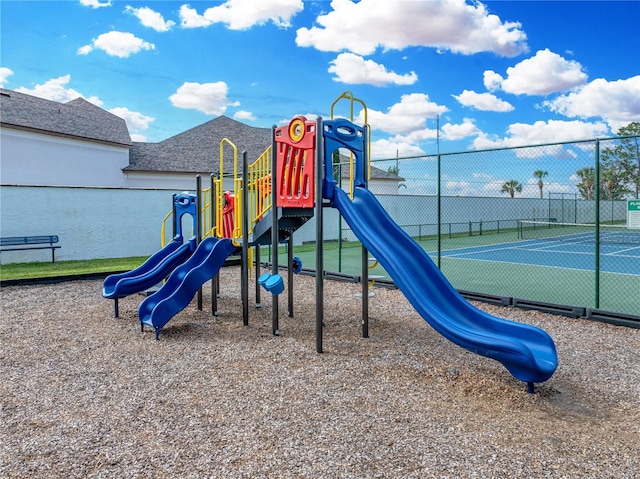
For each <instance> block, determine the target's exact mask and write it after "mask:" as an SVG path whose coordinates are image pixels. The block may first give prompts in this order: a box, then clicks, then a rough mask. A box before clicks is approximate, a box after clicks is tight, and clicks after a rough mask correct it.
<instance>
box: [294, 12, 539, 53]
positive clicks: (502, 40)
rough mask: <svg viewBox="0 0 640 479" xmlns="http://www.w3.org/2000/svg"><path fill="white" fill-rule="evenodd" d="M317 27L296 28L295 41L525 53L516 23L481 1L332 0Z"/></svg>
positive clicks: (361, 48) (331, 46)
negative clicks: (506, 19)
mask: <svg viewBox="0 0 640 479" xmlns="http://www.w3.org/2000/svg"><path fill="white" fill-rule="evenodd" d="M331 9H332V10H331V11H330V12H329V13H325V14H323V15H320V16H318V18H316V21H315V23H316V25H317V26H313V27H311V28H306V27H303V28H300V29H298V30H297V35H296V44H297V45H298V46H301V47H314V48H316V49H317V50H321V51H333V52H337V51H342V50H348V51H351V52H353V53H357V54H359V55H370V54H372V53H373V52H374V51H375V50H376V49H377V48H378V47H380V48H382V49H386V50H391V49H393V50H402V49H404V48H406V47H409V46H426V47H433V48H437V49H439V50H449V51H452V52H454V53H461V54H465V55H470V54H473V53H478V52H493V53H496V54H498V55H502V56H515V55H518V54H521V53H523V52H526V51H527V45H526V34H525V33H524V32H523V31H522V30H521V25H520V23H517V22H503V21H502V20H501V19H500V18H499V17H498V16H497V15H492V14H490V13H489V12H488V11H487V9H486V7H485V6H484V5H483V4H482V3H480V2H473V3H471V4H469V3H467V2H466V1H465V0H438V1H428V2H424V1H423V2H416V1H389V0H361V1H360V2H357V3H354V2H353V1H351V0H333V1H332V2H331Z"/></svg>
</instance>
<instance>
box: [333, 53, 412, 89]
mask: <svg viewBox="0 0 640 479" xmlns="http://www.w3.org/2000/svg"><path fill="white" fill-rule="evenodd" d="M329 73H335V74H336V77H335V78H334V79H333V80H334V81H338V82H342V83H347V84H352V85H360V84H365V85H375V86H384V85H388V84H395V85H413V84H414V83H415V82H416V81H418V75H416V73H415V72H411V73H407V74H404V75H400V74H398V73H395V72H390V71H388V70H387V69H386V68H385V66H384V65H380V64H379V63H376V62H374V61H373V60H365V59H364V58H362V57H361V56H359V55H355V54H353V53H341V54H340V55H338V56H337V57H336V59H335V60H333V61H331V66H330V67H329Z"/></svg>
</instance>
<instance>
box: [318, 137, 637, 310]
mask: <svg viewBox="0 0 640 479" xmlns="http://www.w3.org/2000/svg"><path fill="white" fill-rule="evenodd" d="M639 145H640V137H616V138H610V139H605V140H601V139H600V140H590V141H582V142H574V143H557V144H546V145H537V146H523V147H514V148H504V149H492V150H485V151H466V152H459V153H448V154H440V155H430V156H421V157H411V158H392V159H385V160H375V161H372V166H374V167H375V168H378V169H379V170H382V171H385V172H393V173H395V174H397V176H398V178H397V192H396V193H395V194H377V193H376V197H377V198H378V199H379V201H380V202H381V203H382V205H383V206H384V207H385V209H386V211H387V212H389V214H390V215H391V216H392V218H393V219H394V221H395V222H396V223H397V224H398V225H400V226H401V227H402V228H403V229H404V230H405V231H406V232H407V233H409V234H410V235H411V236H412V237H413V238H414V239H415V240H416V241H418V242H419V243H420V244H421V245H422V246H423V248H424V249H425V250H426V251H427V252H428V253H429V255H430V256H431V257H432V259H433V260H434V262H435V263H436V264H437V265H438V266H439V267H440V269H441V270H442V272H443V273H444V274H445V276H446V277H447V278H448V280H449V281H451V283H452V284H453V286H454V287H456V288H457V289H458V290H463V291H469V292H478V293H482V294H486V295H495V296H499V297H505V298H512V299H513V298H516V299H517V300H518V301H520V302H526V301H530V302H540V303H543V304H546V303H548V304H553V305H568V306H571V307H574V306H575V307H576V310H578V311H579V310H584V311H588V310H590V309H594V310H598V311H610V312H617V313H623V314H631V315H640V217H636V216H635V215H640V205H639V204H638V202H634V201H633V199H637V198H638V185H639V183H640V155H639V152H640V146H639ZM375 181H376V180H375V178H374V177H372V180H371V182H370V186H369V187H370V189H372V191H374V193H375V189H374V188H375ZM636 205H637V206H636ZM635 208H637V210H638V211H637V213H636V209H635ZM636 218H637V219H636ZM634 221H637V224H636V223H634ZM325 238H327V239H328V240H330V241H335V243H336V245H334V246H331V245H328V248H329V250H335V254H332V253H331V251H328V253H330V254H328V255H326V258H327V263H326V264H325V269H326V270H328V271H336V272H341V273H349V274H355V275H357V274H359V271H360V270H361V257H360V251H361V249H360V248H359V247H358V246H359V243H358V241H357V238H355V236H354V235H353V234H352V232H351V231H350V230H349V228H348V225H347V224H346V222H344V221H342V220H341V219H340V217H339V215H337V214H335V215H331V214H329V215H327V218H326V220H325ZM332 239H333V240H332ZM370 261H371V264H372V268H371V271H370V273H369V274H370V275H371V276H373V277H374V278H375V277H385V276H386V272H385V271H384V270H383V269H382V267H381V266H379V265H376V263H375V261H374V259H373V258H372V259H371V260H370ZM406 267H407V268H410V267H411V265H406Z"/></svg>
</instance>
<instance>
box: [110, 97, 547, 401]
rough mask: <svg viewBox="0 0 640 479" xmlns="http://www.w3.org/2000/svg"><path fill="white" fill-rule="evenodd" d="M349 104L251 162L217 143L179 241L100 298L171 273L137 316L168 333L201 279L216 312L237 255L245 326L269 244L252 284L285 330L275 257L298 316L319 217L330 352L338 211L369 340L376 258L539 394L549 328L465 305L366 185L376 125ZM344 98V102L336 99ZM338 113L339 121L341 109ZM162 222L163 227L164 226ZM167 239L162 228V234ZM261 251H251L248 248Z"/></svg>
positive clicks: (279, 134)
mask: <svg viewBox="0 0 640 479" xmlns="http://www.w3.org/2000/svg"><path fill="white" fill-rule="evenodd" d="M343 98H346V99H348V100H350V102H351V112H352V115H351V116H352V118H351V120H347V119H342V118H340V119H331V120H324V121H323V119H322V118H317V119H316V120H315V121H311V120H307V119H306V118H304V117H302V116H300V117H296V118H294V119H293V120H292V121H291V122H290V123H289V124H288V125H286V126H282V127H278V128H276V127H274V128H273V130H272V131H273V134H272V145H271V147H270V148H268V149H267V151H265V152H264V153H263V154H262V155H261V156H260V157H259V158H258V159H257V160H256V161H255V162H254V163H252V164H249V163H248V160H247V152H243V153H242V169H241V170H240V168H239V164H238V152H237V148H236V147H235V145H233V143H232V142H231V141H230V140H227V139H225V140H223V141H222V142H221V144H220V171H219V174H218V175H217V176H216V177H214V176H213V175H212V177H211V186H210V188H208V189H207V190H204V191H203V190H202V185H201V179H200V177H198V178H197V188H196V189H197V191H196V194H195V195H190V194H184V193H183V194H181V195H177V196H175V197H174V209H173V215H172V216H173V224H174V231H173V232H174V238H173V240H172V241H171V242H170V243H169V244H167V245H166V246H164V247H163V248H162V249H161V250H160V251H159V252H157V253H156V254H154V255H153V256H151V257H150V258H149V260H147V261H146V262H145V263H144V264H143V265H141V266H140V267H139V268H137V269H135V270H133V271H131V272H129V273H123V274H121V275H113V276H110V277H108V278H107V279H106V280H105V283H104V288H103V296H104V297H106V298H111V299H114V300H115V315H116V316H117V315H118V306H117V300H118V298H120V297H124V296H127V295H129V294H133V293H135V292H139V291H143V290H145V289H146V288H148V287H150V286H151V285H153V284H156V283H158V282H160V281H162V280H163V279H164V278H166V281H165V282H164V284H163V285H162V287H161V288H160V289H159V290H158V291H157V292H155V293H153V294H151V295H150V296H148V297H147V298H146V299H145V300H143V302H142V304H141V305H140V307H139V311H138V316H139V319H140V324H141V328H142V329H144V326H145V325H148V326H150V327H152V328H154V330H155V334H156V339H159V334H160V331H161V329H162V328H163V327H164V326H165V325H166V324H167V322H168V321H170V320H171V318H172V317H173V316H175V315H176V314H177V313H179V312H180V311H181V310H182V309H184V308H185V307H186V306H187V305H188V304H189V303H190V302H191V300H192V299H193V297H194V296H196V294H197V295H198V308H199V309H202V289H201V287H202V285H203V284H204V283H205V282H207V281H209V280H212V288H211V289H212V296H211V303H212V314H214V315H216V314H217V295H218V293H219V290H220V284H219V280H218V271H219V270H220V268H221V267H222V266H223V265H224V263H225V261H226V259H227V258H228V257H230V256H232V255H239V256H240V258H241V296H242V305H243V324H245V325H247V324H248V320H249V304H248V303H249V301H248V297H249V295H248V288H249V267H250V265H252V264H254V263H255V264H256V265H260V246H261V245H270V246H271V248H272V255H271V272H269V273H264V274H262V275H260V276H259V277H258V278H257V280H256V306H259V305H260V288H261V287H262V288H263V289H265V290H266V291H268V292H270V293H272V332H273V334H274V335H278V334H279V332H280V330H279V314H280V313H279V301H278V297H279V295H280V294H281V293H282V292H283V291H284V281H283V279H282V277H281V275H280V266H279V264H278V254H277V249H278V246H279V245H280V244H282V243H284V244H286V245H287V258H288V260H287V265H286V268H287V274H288V281H287V289H288V315H289V316H293V274H294V273H296V272H299V271H300V269H301V267H302V265H301V262H300V260H299V259H297V258H294V257H293V256H292V252H293V234H294V233H295V231H296V230H297V229H299V228H300V227H301V226H302V225H304V224H305V223H306V222H307V221H308V220H309V219H310V218H312V217H314V216H315V221H316V245H317V246H316V268H315V271H316V274H315V277H316V288H315V289H316V318H315V319H316V351H317V352H318V353H321V352H323V344H322V339H323V317H324V306H323V304H324V297H323V296H324V286H323V284H324V283H323V282H324V274H319V273H318V272H323V271H324V268H323V265H324V258H323V247H322V245H323V242H324V239H323V209H324V208H325V207H332V208H336V209H337V210H338V211H339V213H340V215H341V216H342V217H343V218H344V219H345V221H346V222H347V223H348V224H349V226H350V228H351V229H352V231H353V232H354V233H355V234H356V236H357V237H358V239H359V240H360V241H361V243H362V276H361V284H362V295H361V297H362V336H363V337H368V335H369V326H368V316H369V314H368V310H369V304H368V302H369V294H368V287H369V277H368V269H369V264H368V263H369V256H370V253H372V254H373V256H374V257H375V260H376V261H379V262H380V264H381V265H382V266H383V267H384V268H385V270H386V271H387V273H388V274H389V275H390V276H391V278H392V279H393V281H394V282H395V283H396V285H397V286H398V287H399V289H400V290H401V291H402V292H403V293H404V294H405V296H406V297H407V299H408V300H409V302H410V303H411V304H412V305H413V306H414V308H415V309H416V311H417V312H418V313H419V314H420V315H421V317H422V318H423V319H424V320H425V321H426V322H427V323H429V324H430V325H431V326H432V327H433V328H434V329H435V330H436V331H438V332H439V333H440V334H442V335H443V336H445V337H446V338H447V339H449V340H450V341H452V342H454V343H455V344H457V345H459V346H461V347H463V348H465V349H467V350H469V351H471V352H474V353H476V354H480V355H482V356H486V357H489V358H492V359H495V360H497V361H499V362H500V363H502V364H503V365H504V366H505V367H506V369H507V370H508V371H509V372H510V373H511V374H512V375H513V376H514V377H515V378H516V379H518V380H521V381H524V382H526V383H527V388H528V391H529V392H534V384H535V383H536V382H544V381H546V380H547V379H549V378H550V377H551V376H552V375H553V373H554V372H555V370H556V368H557V364H558V360H557V353H556V349H555V344H554V342H553V340H552V339H551V337H550V336H549V335H548V334H547V333H546V332H545V331H543V330H541V329H539V328H536V327H534V326H530V325H526V324H521V323H515V322H512V321H508V320H505V319H501V318H497V317H494V316H491V315H489V314H487V313H484V312H483V311H481V310H479V309H477V308H475V307H474V306H473V305H471V304H470V303H469V302H468V301H466V300H465V299H464V298H463V297H462V296H461V295H460V294H459V293H458V292H457V291H456V289H455V288H454V287H453V286H452V285H451V284H450V283H449V281H448V280H447V279H446V278H445V277H444V275H443V274H442V273H441V272H440V270H439V268H438V267H437V266H436V265H435V264H434V263H433V262H432V260H431V259H430V258H429V256H428V254H427V253H426V252H425V251H424V250H423V249H422V248H421V247H420V246H419V245H418V244H417V243H416V242H415V241H414V240H413V238H411V237H410V236H409V235H408V234H407V233H406V232H404V230H402V228H400V227H399V226H398V225H397V224H396V223H395V222H394V221H393V219H392V218H391V217H390V216H389V215H388V214H387V212H386V211H385V210H384V208H383V207H382V206H381V204H380V203H379V202H378V200H377V199H376V197H375V196H374V195H373V194H372V193H371V192H370V191H369V190H368V188H367V184H368V180H369V155H368V138H369V129H368V126H367V125H366V106H365V105H364V103H363V102H361V100H358V99H356V98H354V97H353V96H352V95H351V94H350V93H348V92H347V93H345V94H343V95H341V97H339V98H338V100H340V99H343ZM338 100H336V102H337V101H338ZM354 102H360V103H361V104H362V107H363V108H364V111H365V125H364V126H358V125H356V124H354V123H353V121H352V120H353V103H354ZM334 105H335V102H334V104H333V105H332V107H331V113H332V114H331V116H332V117H333V106H334ZM225 146H230V147H231V148H232V150H233V159H234V161H233V164H234V168H233V172H232V174H231V175H230V176H231V181H232V188H231V189H225V188H224V186H225V184H224V180H225V174H224V150H225ZM336 151H347V152H348V154H349V158H350V169H349V170H350V180H349V185H348V186H349V191H345V190H343V189H342V188H340V187H339V186H338V182H337V181H336V179H335V177H334V169H333V156H334V153H335V152H336ZM185 214H189V215H191V217H192V218H193V224H194V231H195V235H194V237H193V238H192V239H191V240H189V241H188V242H187V243H184V244H183V241H184V240H183V238H184V236H183V232H182V217H183V216H184V215H185ZM163 227H164V225H163ZM163 237H164V235H163ZM251 248H253V249H251Z"/></svg>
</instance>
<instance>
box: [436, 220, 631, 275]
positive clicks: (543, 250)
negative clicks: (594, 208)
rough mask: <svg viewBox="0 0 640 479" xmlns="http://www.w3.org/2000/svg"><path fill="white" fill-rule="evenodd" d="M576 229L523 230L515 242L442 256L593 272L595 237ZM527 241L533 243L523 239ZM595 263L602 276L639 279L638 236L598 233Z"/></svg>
mask: <svg viewBox="0 0 640 479" xmlns="http://www.w3.org/2000/svg"><path fill="white" fill-rule="evenodd" d="M578 228H579V227H575V226H574V225H566V224H562V226H556V228H555V229H551V228H549V229H548V230H546V229H538V230H535V231H534V230H533V229H531V230H529V231H526V230H523V233H524V231H526V234H522V233H521V236H524V238H522V239H521V240H518V241H514V242H509V243H503V244H495V245H484V246H476V247H470V248H461V249H453V250H445V251H443V252H442V256H443V257H447V258H461V259H475V260H481V261H494V262H503V263H517V264H527V265H537V266H547V267H554V268H565V269H576V270H585V271H594V270H595V265H596V244H595V235H594V233H591V232H587V231H585V232H575V231H573V230H574V229H578ZM545 233H546V235H544V234H545ZM562 233H564V234H562ZM543 235H544V236H543ZM528 237H533V238H534V239H527V238H528ZM431 254H432V255H433V254H434V253H431ZM599 262H600V264H599V267H600V272H602V273H619V274H630V275H639V274H640V232H637V233H635V232H631V231H625V230H622V228H621V231H616V230H613V231H612V230H610V229H607V230H606V231H604V232H602V233H601V240H600V245H599Z"/></svg>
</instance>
